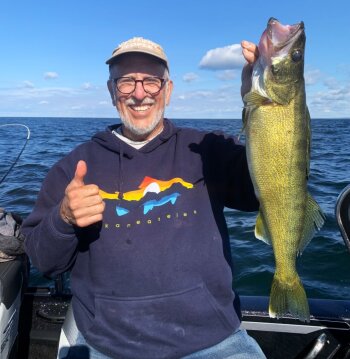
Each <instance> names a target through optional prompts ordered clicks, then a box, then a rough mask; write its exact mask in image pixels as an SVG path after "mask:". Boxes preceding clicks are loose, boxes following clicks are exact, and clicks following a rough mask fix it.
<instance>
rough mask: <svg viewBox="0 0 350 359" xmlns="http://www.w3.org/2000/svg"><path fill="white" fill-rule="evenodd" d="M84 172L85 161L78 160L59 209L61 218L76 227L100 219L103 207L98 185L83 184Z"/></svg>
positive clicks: (85, 168) (87, 224)
mask: <svg viewBox="0 0 350 359" xmlns="http://www.w3.org/2000/svg"><path fill="white" fill-rule="evenodd" d="M86 173H87V165H86V162H85V161H79V162H78V163H77V167H76V170H75V175H74V178H73V179H72V181H71V182H70V183H69V185H68V186H67V188H66V191H65V196H64V198H63V201H62V204H61V209H60V214H61V217H62V219H63V220H64V221H65V222H67V223H69V224H74V225H76V226H78V227H87V226H89V225H91V224H93V223H96V222H99V221H102V218H103V211H104V209H105V203H104V202H103V200H102V198H101V196H100V195H99V188H98V186H96V185H95V184H89V185H85V183H84V177H85V175H86Z"/></svg>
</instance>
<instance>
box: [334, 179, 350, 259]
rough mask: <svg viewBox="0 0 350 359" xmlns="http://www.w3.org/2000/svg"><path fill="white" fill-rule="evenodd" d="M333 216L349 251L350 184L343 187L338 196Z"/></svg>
mask: <svg viewBox="0 0 350 359" xmlns="http://www.w3.org/2000/svg"><path fill="white" fill-rule="evenodd" d="M335 216H336V219H337V222H338V226H339V229H340V233H341V235H342V237H343V239H344V242H345V244H346V246H347V247H348V250H349V252H350V185H348V186H347V187H345V188H344V189H343V191H342V192H341V193H340V195H339V197H338V200H337V204H336V206H335Z"/></svg>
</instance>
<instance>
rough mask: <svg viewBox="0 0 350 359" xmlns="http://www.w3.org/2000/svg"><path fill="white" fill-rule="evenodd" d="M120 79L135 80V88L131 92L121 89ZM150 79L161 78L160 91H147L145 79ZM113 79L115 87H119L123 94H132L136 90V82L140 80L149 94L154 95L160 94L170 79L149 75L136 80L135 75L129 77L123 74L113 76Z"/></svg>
mask: <svg viewBox="0 0 350 359" xmlns="http://www.w3.org/2000/svg"><path fill="white" fill-rule="evenodd" d="M120 79H130V80H133V81H134V89H133V90H132V91H130V92H123V91H120V89H119V88H118V80H120ZM149 79H157V80H160V88H159V90H158V91H156V92H149V91H147V90H146V89H145V87H144V85H143V82H144V81H145V80H149ZM112 80H113V82H114V84H115V87H116V88H117V90H118V91H119V92H120V93H122V94H123V95H130V94H132V93H133V92H134V91H135V89H136V84H137V83H138V82H141V84H142V88H143V90H144V91H145V92H146V93H148V94H149V95H152V96H155V95H158V94H159V92H160V91H161V90H162V89H163V87H164V85H165V83H166V82H167V81H168V80H167V79H163V78H161V77H157V76H148V77H145V78H144V79H142V80H136V79H134V78H133V77H128V76H121V77H116V78H113V79H112Z"/></svg>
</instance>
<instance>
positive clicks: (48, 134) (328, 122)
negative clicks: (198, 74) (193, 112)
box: [0, 118, 350, 299]
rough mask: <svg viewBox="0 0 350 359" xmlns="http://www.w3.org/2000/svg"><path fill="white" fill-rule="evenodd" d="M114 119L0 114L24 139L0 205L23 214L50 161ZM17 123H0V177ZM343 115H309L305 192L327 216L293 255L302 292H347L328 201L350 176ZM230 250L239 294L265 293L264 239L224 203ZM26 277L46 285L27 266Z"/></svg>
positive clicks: (15, 145) (212, 125)
mask: <svg viewBox="0 0 350 359" xmlns="http://www.w3.org/2000/svg"><path fill="white" fill-rule="evenodd" d="M114 122H117V121H115V120H113V119H82V118H10V119H8V118H0V126H1V124H5V123H22V124H25V125H27V126H28V127H29V128H30V129H31V138H30V140H29V142H28V144H27V147H26V148H25V150H24V152H23V154H22V156H21V158H20V160H19V161H18V163H17V164H16V166H15V167H14V168H13V170H12V171H11V173H10V174H9V175H8V177H7V178H6V180H5V182H4V183H2V184H1V185H0V194H1V201H0V206H1V207H4V208H6V209H7V210H8V211H15V212H17V213H19V214H20V215H22V216H23V217H26V216H27V215H28V214H29V213H30V211H31V209H32V208H33V205H34V202H35V199H36V196H37V193H38V191H39V189H40V185H41V182H42V181H43V179H44V177H45V175H46V173H47V171H48V170H49V169H50V167H51V166H52V165H53V164H54V163H55V162H56V161H57V160H59V159H60V158H61V157H62V156H64V155H65V154H66V153H67V152H68V151H70V150H71V149H73V148H74V147H75V146H76V145H77V144H79V143H81V142H83V141H85V140H87V139H89V138H90V137H91V136H92V134H94V133H95V132H97V131H99V130H101V129H104V128H105V127H106V126H107V125H109V124H112V123H114ZM175 122H176V123H177V124H179V125H182V126H187V127H196V128H200V129H205V130H214V129H220V130H224V131H225V132H227V133H230V134H238V133H239V131H240V128H241V121H240V120H176V121H175ZM26 135H27V133H26V130H25V128H24V127H0V153H1V157H2V161H1V163H0V178H2V177H3V175H4V174H5V173H6V170H7V169H8V168H9V167H10V166H11V164H12V162H13V161H14V159H15V158H16V157H17V154H18V153H19V151H20V150H21V148H22V146H23V144H24V142H25V139H26ZM349 143H350V119H336V120H335V119H322V120H319V119H318V120H316V119H315V120H313V121H312V152H311V177H310V181H309V187H310V192H311V193H312V194H313V196H314V197H315V199H316V200H317V202H318V203H319V204H320V206H321V208H322V209H323V211H324V213H325V214H326V217H327V220H326V224H325V226H324V227H323V228H322V230H321V231H320V232H318V233H317V235H316V236H315V237H314V238H313V240H312V241H311V243H310V244H309V246H308V247H307V248H306V250H305V251H304V253H303V254H302V256H301V257H300V258H299V259H298V272H299V273H300V275H301V278H302V281H303V283H304V285H305V289H306V292H307V295H308V297H309V298H333V299H350V270H349V269H350V254H349V253H348V252H347V249H346V247H345V245H344V243H343V241H342V238H341V236H340V232H339V230H338V227H337V224H336V221H335V216H334V206H335V203H336V200H337V197H338V195H339V193H340V191H341V190H342V189H343V188H344V187H345V186H346V185H348V184H349V183H350V153H349ZM225 213H226V218H227V223H228V226H229V233H230V239H231V248H232V256H233V259H234V270H235V277H234V287H235V288H236V289H237V290H238V292H239V293H240V294H243V295H269V292H270V285H271V280H272V276H273V272H274V260H273V253H272V249H271V247H270V246H268V245H266V244H264V243H263V242H260V241H258V240H256V239H255V238H254V233H253V230H254V223H255V217H256V214H255V213H244V212H238V211H233V210H226V212H225ZM31 284H33V285H37V284H39V285H52V282H49V281H48V280H47V279H46V278H43V277H42V276H41V275H40V273H38V272H37V271H36V269H35V268H32V271H31Z"/></svg>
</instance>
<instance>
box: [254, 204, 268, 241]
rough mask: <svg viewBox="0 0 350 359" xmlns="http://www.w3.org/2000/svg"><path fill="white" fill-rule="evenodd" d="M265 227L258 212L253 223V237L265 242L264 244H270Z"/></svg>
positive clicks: (260, 213) (262, 217)
mask: <svg viewBox="0 0 350 359" xmlns="http://www.w3.org/2000/svg"><path fill="white" fill-rule="evenodd" d="M266 228H267V225H266V221H265V219H264V216H263V214H262V212H261V211H259V214H258V217H257V218H256V223H255V237H256V238H257V239H260V240H261V241H263V242H265V243H266V244H270V245H271V244H272V241H271V238H270V236H269V234H268V231H267V230H266Z"/></svg>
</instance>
